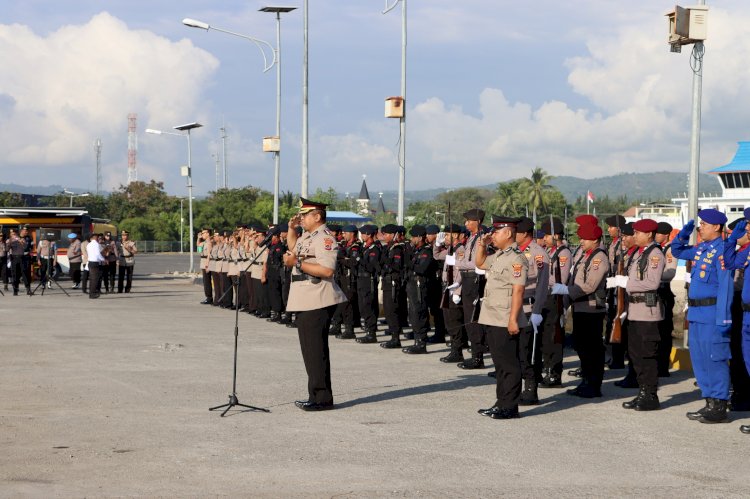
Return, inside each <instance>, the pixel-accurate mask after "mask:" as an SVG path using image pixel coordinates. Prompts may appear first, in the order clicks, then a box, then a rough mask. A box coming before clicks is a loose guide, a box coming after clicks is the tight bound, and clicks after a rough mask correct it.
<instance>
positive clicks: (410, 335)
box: [404, 331, 414, 340]
mask: <svg viewBox="0 0 750 499" xmlns="http://www.w3.org/2000/svg"><path fill="white" fill-rule="evenodd" d="M404 338H406V339H407V340H413V339H414V331H412V332H410V333H404Z"/></svg>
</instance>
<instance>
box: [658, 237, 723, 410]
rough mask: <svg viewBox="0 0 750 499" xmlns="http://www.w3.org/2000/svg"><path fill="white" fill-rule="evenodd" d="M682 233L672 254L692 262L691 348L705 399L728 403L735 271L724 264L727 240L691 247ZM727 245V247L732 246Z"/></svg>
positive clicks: (704, 242)
mask: <svg viewBox="0 0 750 499" xmlns="http://www.w3.org/2000/svg"><path fill="white" fill-rule="evenodd" d="M681 237H684V235H683V234H682V232H681V233H680V234H678V235H677V237H675V239H674V240H673V241H672V255H674V256H675V257H677V258H680V259H683V260H691V261H692V262H693V268H692V270H691V272H690V290H689V292H688V298H689V300H690V302H693V303H692V304H691V305H690V306H689V308H688V321H689V322H690V332H689V336H688V346H689V347H690V359H691V361H692V362H693V371H694V372H695V379H696V381H697V382H698V386H699V387H700V389H701V392H702V394H703V398H714V399H720V400H729V385H730V380H729V364H728V360H729V359H730V358H731V356H732V354H731V351H730V348H729V337H730V334H729V333H730V329H731V325H732V314H731V310H730V309H731V306H732V295H733V286H734V283H733V280H732V276H733V273H734V272H733V271H732V270H731V269H729V268H728V267H727V266H726V265H725V263H724V249H725V248H724V246H725V244H724V240H723V239H722V238H721V237H718V238H716V239H714V240H713V241H703V242H700V243H698V244H697V245H696V246H689V245H688V240H687V237H685V239H681ZM730 245H731V243H730V244H727V245H726V246H730Z"/></svg>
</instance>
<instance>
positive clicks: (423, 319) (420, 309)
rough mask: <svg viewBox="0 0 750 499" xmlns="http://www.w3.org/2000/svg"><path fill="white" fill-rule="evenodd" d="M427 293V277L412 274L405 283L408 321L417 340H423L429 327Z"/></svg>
mask: <svg viewBox="0 0 750 499" xmlns="http://www.w3.org/2000/svg"><path fill="white" fill-rule="evenodd" d="M427 293H428V291H427V279H425V278H424V277H418V276H412V277H411V278H410V279H409V282H408V283H406V294H407V296H408V297H409V305H408V310H409V323H410V324H411V327H412V331H414V338H415V339H417V340H424V339H425V338H426V337H427V331H428V330H429V329H430V315H429V314H430V313H429V307H428V304H427Z"/></svg>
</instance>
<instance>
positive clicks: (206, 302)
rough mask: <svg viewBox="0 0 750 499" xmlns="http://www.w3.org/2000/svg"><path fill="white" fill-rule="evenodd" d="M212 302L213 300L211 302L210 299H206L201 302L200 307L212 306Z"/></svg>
mask: <svg viewBox="0 0 750 499" xmlns="http://www.w3.org/2000/svg"><path fill="white" fill-rule="evenodd" d="M213 302H214V301H213V300H212V299H211V298H206V299H205V300H203V301H202V302H201V305H212V304H213Z"/></svg>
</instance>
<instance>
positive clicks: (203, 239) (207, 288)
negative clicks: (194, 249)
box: [198, 229, 214, 305]
mask: <svg viewBox="0 0 750 499" xmlns="http://www.w3.org/2000/svg"><path fill="white" fill-rule="evenodd" d="M211 246H212V242H211V229H203V230H202V231H201V233H200V234H199V235H198V247H199V248H200V249H201V264H200V267H201V273H202V274H203V294H204V295H205V297H206V298H205V299H204V300H203V301H202V302H201V305H211V304H212V303H213V302H214V298H213V286H212V285H211V270H209V264H210V263H211Z"/></svg>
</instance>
